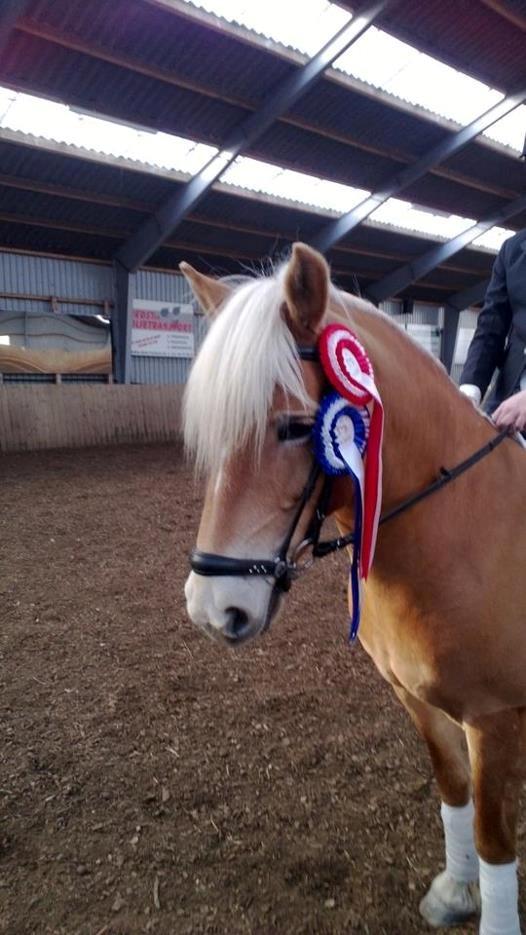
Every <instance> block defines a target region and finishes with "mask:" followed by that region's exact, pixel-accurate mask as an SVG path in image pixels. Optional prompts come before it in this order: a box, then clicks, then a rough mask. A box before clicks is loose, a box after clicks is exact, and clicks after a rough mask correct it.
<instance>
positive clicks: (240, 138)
mask: <svg viewBox="0 0 526 935" xmlns="http://www.w3.org/2000/svg"><path fill="white" fill-rule="evenodd" d="M388 3H389V0H376V2H373V3H370V4H369V5H368V6H367V7H366V9H364V10H363V11H362V13H361V14H360V15H359V16H356V17H353V19H352V20H351V21H350V22H348V23H347V24H346V25H345V26H344V27H343V29H340V30H339V31H338V33H336V35H335V36H334V37H333V38H332V39H331V40H330V41H329V42H328V43H326V45H325V46H323V48H322V49H320V51H319V52H318V53H317V55H315V56H314V58H313V59H311V60H310V61H309V62H307V63H306V64H305V65H304V66H303V67H302V68H299V69H297V70H295V71H294V72H293V73H292V74H291V75H290V76H289V78H288V79H286V80H285V81H284V82H283V83H282V85H281V86H280V87H278V88H277V89H276V90H275V91H274V93H271V94H268V95H267V98H266V101H265V103H264V104H263V106H262V107H261V108H260V110H258V111H256V112H255V113H253V114H251V115H250V116H249V117H247V118H245V120H243V121H242V122H241V123H240V124H239V125H238V126H237V127H236V128H235V129H234V131H233V133H231V134H230V136H229V137H228V138H227V140H226V141H225V143H224V145H223V147H222V149H221V150H220V152H219V153H217V155H216V156H214V158H213V159H211V160H210V161H209V162H208V163H207V164H206V165H205V166H204V167H203V168H202V169H201V171H200V172H198V173H197V174H196V175H194V177H193V178H192V179H190V181H189V182H188V183H187V184H186V185H185V187H184V188H183V190H182V191H181V192H178V193H177V194H175V195H173V196H172V197H171V198H169V199H168V201H166V202H165V204H164V205H161V207H160V208H159V209H158V210H157V211H156V213H155V214H154V215H153V216H152V217H151V218H149V219H148V220H147V221H146V222H145V223H144V224H142V225H141V226H140V227H139V229H138V230H137V231H136V233H135V234H134V235H133V236H132V237H131V238H130V239H129V240H128V241H127V243H125V244H124V245H123V247H121V249H120V250H119V251H118V254H117V259H118V260H119V262H120V263H122V265H123V266H125V267H126V268H127V269H129V270H135V269H137V268H138V267H139V266H141V265H142V264H143V263H145V262H146V261H147V260H148V259H149V257H150V256H151V255H152V253H154V252H155V250H156V249H157V248H158V247H159V246H160V245H161V244H162V243H163V241H164V240H166V238H167V237H169V236H170V234H171V233H172V232H173V231H174V230H175V228H176V227H177V226H178V224H180V222H181V221H182V220H183V219H184V218H185V217H186V216H187V215H188V213H189V212H190V211H192V209H193V208H194V207H195V206H196V205H197V204H198V203H199V202H200V201H201V199H202V198H203V197H204V195H206V193H207V192H208V191H209V190H210V188H211V187H212V185H213V184H214V182H216V181H217V180H218V179H219V178H220V176H221V175H222V174H223V173H224V171H225V169H227V167H228V166H229V165H231V163H232V162H233V161H234V160H235V159H236V157H237V156H238V155H239V154H240V153H241V152H242V151H243V150H245V149H247V148H248V147H250V146H252V145H253V143H255V142H256V140H258V139H259V138H260V137H261V136H262V134H263V133H264V132H265V131H266V130H267V129H268V127H269V126H271V125H272V124H273V123H274V122H275V121H276V120H277V119H278V118H279V117H280V116H281V115H282V114H283V113H285V111H287V110H289V108H290V107H292V106H293V105H294V104H295V103H296V101H298V100H299V99H300V98H301V97H303V95H304V94H306V93H307V91H309V89H310V88H311V87H312V85H313V84H314V83H315V82H316V81H317V80H318V79H319V78H320V77H321V76H322V75H323V73H324V72H325V71H326V69H327V68H329V67H330V65H331V64H332V63H333V62H334V61H335V59H337V58H338V57H339V56H340V55H341V54H342V52H344V51H345V50H346V49H348V48H349V47H350V46H351V45H352V44H353V43H354V42H356V40H357V39H358V38H359V37H360V36H361V35H363V33H364V32H365V31H366V30H367V29H368V28H369V26H370V25H371V23H372V22H373V21H374V20H375V19H376V17H377V16H378V15H379V14H380V13H381V12H382V11H383V10H384V9H385V7H386V6H387V4H388Z"/></svg>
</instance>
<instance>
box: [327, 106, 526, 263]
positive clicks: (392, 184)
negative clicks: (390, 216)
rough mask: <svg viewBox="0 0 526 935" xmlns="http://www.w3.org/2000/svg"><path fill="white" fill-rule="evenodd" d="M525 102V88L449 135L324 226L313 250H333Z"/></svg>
mask: <svg viewBox="0 0 526 935" xmlns="http://www.w3.org/2000/svg"><path fill="white" fill-rule="evenodd" d="M524 101H526V87H525V88H522V89H521V90H520V91H519V92H517V93H516V94H511V95H509V96H508V97H506V98H504V100H502V101H499V103H498V104H495V105H494V106H493V107H490V108H489V110H486V111H484V113H483V114H480V116H479V117H476V118H475V120H473V121H472V122H471V123H470V124H468V125H467V126H465V127H462V129H461V130H458V131H457V132H456V133H453V134H451V135H448V136H447V137H446V138H445V139H444V140H443V141H442V142H441V143H438V145H437V146H433V147H432V148H431V149H430V150H428V152H427V153H425V155H424V156H422V157H421V158H420V159H418V160H417V161H416V162H415V163H414V165H411V166H408V167H407V169H403V170H402V171H401V172H397V173H396V174H395V175H393V176H392V177H391V179H390V180H389V181H388V182H387V183H386V184H385V185H384V186H383V187H382V188H380V189H378V190H377V191H376V192H374V193H373V194H372V195H369V196H368V197H367V198H364V200H363V201H361V202H360V203H359V204H358V205H356V206H355V207H354V208H352V210H351V211H348V212H347V214H344V215H342V217H340V218H337V219H336V220H334V221H330V222H329V223H328V224H326V225H325V227H323V228H322V229H321V230H320V231H319V232H318V233H317V234H316V236H315V237H314V238H313V239H312V240H311V243H312V245H313V246H314V247H317V249H318V250H321V251H323V252H325V251H327V250H330V248H331V247H333V246H334V245H335V244H336V243H337V242H338V241H339V240H341V239H342V238H343V237H346V236H347V235H348V234H350V233H351V231H353V230H354V229H355V228H356V227H358V225H359V224H361V223H362V221H364V220H365V218H367V217H369V216H370V215H371V214H372V212H373V211H375V210H376V209H377V208H379V207H380V205H383V204H384V203H385V202H386V201H387V200H388V199H389V198H393V197H394V196H395V195H398V194H400V192H402V191H403V190H404V189H405V188H407V187H408V186H409V185H412V184H413V182H416V181H417V180H418V179H420V178H422V176H424V175H426V173H427V172H429V171H430V170H431V169H434V168H435V167H436V166H438V165H440V163H441V162H444V161H445V160H446V159H449V158H450V157H451V156H454V155H455V154H456V153H458V152H459V151H460V150H461V149H463V148H464V146H467V144H468V143H471V142H472V140H474V139H476V137H477V136H479V135H480V134H481V133H483V132H484V130H487V129H488V127H491V126H492V125H493V124H494V123H496V122H497V121H498V120H501V119H502V117H504V116H506V114H509V113H511V111H512V110H515V108H516V107H518V106H519V105H520V104H523V103H524Z"/></svg>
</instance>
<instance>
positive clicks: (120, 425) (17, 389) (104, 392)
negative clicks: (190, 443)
mask: <svg viewBox="0 0 526 935" xmlns="http://www.w3.org/2000/svg"><path fill="white" fill-rule="evenodd" d="M183 389H184V388H183V386H182V385H180V384H179V385H177V384H172V385H167V386H151V385H150V386H119V385H116V384H113V385H112V384H94V385H90V384H85V383H84V384H83V383H78V384H64V383H63V384H58V385H54V384H33V385H32V386H31V385H27V384H26V385H13V384H7V385H6V384H4V385H0V451H2V452H7V451H36V450H38V449H41V448H83V447H89V446H94V445H113V444H119V443H125V442H163V441H175V440H176V439H178V438H179V436H180V432H181V401H182V395H183Z"/></svg>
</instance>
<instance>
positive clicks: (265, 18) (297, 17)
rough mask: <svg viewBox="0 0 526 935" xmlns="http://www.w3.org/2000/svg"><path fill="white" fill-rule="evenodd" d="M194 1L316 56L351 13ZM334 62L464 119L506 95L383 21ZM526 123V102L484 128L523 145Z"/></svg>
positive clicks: (313, 0) (318, 2)
mask: <svg viewBox="0 0 526 935" xmlns="http://www.w3.org/2000/svg"><path fill="white" fill-rule="evenodd" d="M186 2H187V3H188V5H189V6H194V7H199V8H201V9H204V10H206V11H208V12H209V13H213V14H215V15H216V16H219V17H221V18H222V19H224V20H226V21H228V22H236V23H238V24H239V25H240V26H244V27H245V28H246V29H249V30H252V31H253V32H256V33H258V34H259V35H261V36H264V37H265V38H268V39H271V40H273V41H274V42H279V43H281V44H282V45H285V46H290V47H291V48H293V49H297V50H298V51H299V52H302V53H303V54H305V55H309V56H312V55H314V54H315V53H316V52H317V51H318V50H319V49H320V48H321V47H322V46H323V45H324V44H325V43H326V42H328V41H329V39H330V38H331V37H332V36H333V35H335V33H336V32H337V31H338V30H339V29H341V28H342V27H343V26H344V24H345V22H346V20H348V18H349V17H348V13H347V12H346V11H345V10H343V9H342V8H341V7H339V6H337V4H335V3H330V2H328V0H308V2H306V0H286V2H284V0H267V2H266V3H264V4H263V3H255V2H253V0H250V2H249V0H186ZM333 67H334V68H336V69H337V70H339V71H341V72H343V73H344V74H347V75H349V76H351V77H353V78H356V79H358V80H359V81H363V82H365V83H366V84H369V85H371V86H372V87H375V88H378V89H380V90H382V91H385V92H386V93H388V94H391V95H392V96H393V97H397V98H399V99H401V100H404V101H406V102H407V103H409V104H413V105H415V106H419V107H422V108H424V109H425V110H428V111H429V112H430V113H432V114H436V115H437V116H440V117H444V118H445V119H447V120H452V121H454V122H455V123H458V124H459V125H461V126H464V125H466V124H468V123H470V122H471V121H472V120H474V119H475V117H477V116H478V115H479V114H482V113H484V111H486V110H489V108H490V107H492V106H493V104H496V103H498V101H500V100H502V98H503V96H504V95H503V94H501V93H500V92H499V91H496V90H495V89H494V88H490V87H488V86H487V85H485V84H484V83H483V82H481V81H477V80H476V79H475V78H471V77H470V76H469V75H466V74H464V73H463V72H460V71H457V70H456V69H454V68H452V67H450V66H449V65H445V64H444V63H443V62H440V61H439V60H438V59H435V58H433V57H432V56H430V55H427V54H426V53H424V52H419V51H418V50H417V49H415V48H413V47H412V46H411V45H409V44H408V43H407V42H403V41H402V40H400V39H396V38H395V37H394V36H391V35H389V33H387V32H384V31H383V30H381V29H377V28H376V27H375V26H371V27H370V28H369V29H368V30H367V32H365V33H364V35H363V36H362V37H361V38H360V39H359V40H358V41H357V42H355V43H354V45H353V46H352V47H351V48H350V49H348V50H347V51H346V52H344V53H343V54H342V55H341V56H340V58H338V59H337V60H336V62H335V63H334V65H333ZM525 123H526V107H521V108H517V109H516V110H515V111H513V112H512V113H511V114H510V115H508V116H507V117H504V118H503V119H502V120H500V121H499V122H498V123H496V124H494V126H493V127H491V128H490V129H488V130H486V131H485V133H484V135H485V136H487V137H489V138H490V139H492V140H496V141H497V142H500V143H503V144H504V145H505V146H509V147H511V148H512V149H514V150H516V151H517V152H520V151H521V149H522V143H523V139H524V126H525Z"/></svg>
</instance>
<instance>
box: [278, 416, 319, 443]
mask: <svg viewBox="0 0 526 935" xmlns="http://www.w3.org/2000/svg"><path fill="white" fill-rule="evenodd" d="M311 432H312V423H311V422H300V421H294V420H293V419H290V420H284V421H283V422H280V423H279V425H278V441H280V442H305V441H307V440H308V439H309V438H310V436H311Z"/></svg>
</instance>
